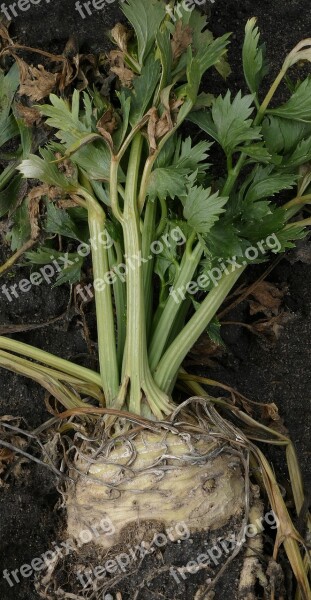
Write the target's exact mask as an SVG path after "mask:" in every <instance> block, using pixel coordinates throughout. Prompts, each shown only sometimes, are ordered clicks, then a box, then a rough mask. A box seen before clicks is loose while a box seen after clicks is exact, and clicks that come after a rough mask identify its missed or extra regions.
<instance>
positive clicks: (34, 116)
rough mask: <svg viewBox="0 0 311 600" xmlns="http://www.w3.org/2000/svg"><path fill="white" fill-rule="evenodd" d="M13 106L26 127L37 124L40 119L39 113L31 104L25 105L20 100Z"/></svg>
mask: <svg viewBox="0 0 311 600" xmlns="http://www.w3.org/2000/svg"><path fill="white" fill-rule="evenodd" d="M15 108H16V111H17V113H18V116H19V117H20V118H21V119H22V120H23V121H24V123H25V125H27V127H32V126H33V125H38V123H39V122H40V121H41V115H40V113H39V111H38V110H37V109H36V108H34V107H33V106H25V104H22V103H21V102H16V103H15Z"/></svg>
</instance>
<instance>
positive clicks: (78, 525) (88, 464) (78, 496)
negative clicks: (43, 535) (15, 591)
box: [66, 430, 245, 548]
mask: <svg viewBox="0 0 311 600" xmlns="http://www.w3.org/2000/svg"><path fill="white" fill-rule="evenodd" d="M77 473H79V474H78V475H77ZM72 475H73V477H74V478H75V484H74V485H72V486H70V487H69V488H68V489H67V494H66V507H67V511H68V532H67V533H68V536H69V537H70V538H73V539H75V540H76V541H77V542H79V544H80V545H81V543H83V539H84V538H83V532H85V530H88V529H90V530H92V528H93V531H96V535H94V538H93V542H94V543H95V544H97V545H100V546H101V547H103V548H111V547H113V546H115V545H118V546H120V545H121V546H122V537H123V536H122V532H124V531H125V530H126V529H128V527H129V526H132V527H131V529H132V531H133V532H134V533H133V535H134V537H135V535H136V534H135V532H136V533H137V535H138V536H140V538H143V539H145V540H146V538H144V536H145V535H146V536H147V531H148V536H149V537H150V527H151V529H153V530H154V532H159V531H162V530H164V529H167V528H170V527H174V526H175V525H176V524H178V523H180V522H183V523H185V524H186V526H187V528H188V530H189V531H190V532H191V534H195V533H196V532H200V531H206V530H208V531H211V530H216V529H218V528H221V527H223V526H225V525H226V524H227V523H228V522H229V521H230V520H231V519H232V518H233V517H238V516H239V515H240V516H241V514H242V512H243V508H244V500H245V491H244V478H243V475H242V465H241V462H240V459H239V458H238V457H237V456H236V455H234V454H232V452H230V447H229V446H228V445H226V444H225V443H224V442H219V441H217V440H215V438H213V437H212V436H210V435H208V434H204V435H202V434H200V435H195V434H194V435H190V434H189V433H180V432H179V433H178V432H177V433H173V432H172V431H163V430H162V431H159V432H156V431H155V432H153V431H150V430H143V431H140V432H139V433H137V434H134V433H133V434H132V435H129V436H128V435H126V436H124V438H123V439H122V437H121V438H118V439H117V440H116V441H114V440H111V441H110V443H108V445H106V448H105V450H104V452H102V453H100V452H99V451H98V450H97V451H95V450H94V449H93V450H91V449H90V450H89V451H87V448H81V451H80V452H79V453H78V454H77V457H76V460H75V469H74V470H73V472H72ZM103 519H106V520H109V522H111V523H112V526H113V533H111V531H110V532H109V535H106V534H105V533H102V534H100V528H99V524H100V522H101V521H102V520H103ZM144 523H145V524H146V527H145V531H144ZM138 532H139V533H138ZM133 541H134V540H133ZM135 541H137V540H135ZM139 541H142V540H141V539H140V540H139ZM146 541H148V540H146Z"/></svg>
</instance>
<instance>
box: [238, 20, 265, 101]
mask: <svg viewBox="0 0 311 600" xmlns="http://www.w3.org/2000/svg"><path fill="white" fill-rule="evenodd" d="M259 38H260V33H259V29H258V27H256V19H255V18H253V19H249V21H247V24H246V27H245V38H244V44H243V68H244V76H245V81H246V83H247V85H248V88H249V90H250V92H251V93H252V94H256V95H257V94H258V91H259V87H260V84H261V82H262V79H263V77H264V76H265V75H266V73H267V71H268V68H267V64H266V60H265V54H266V46H265V44H261V45H259Z"/></svg>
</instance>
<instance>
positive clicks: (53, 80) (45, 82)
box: [16, 57, 59, 102]
mask: <svg viewBox="0 0 311 600" xmlns="http://www.w3.org/2000/svg"><path fill="white" fill-rule="evenodd" d="M16 60H17V63H18V66H19V72H20V79H21V85H20V89H19V93H20V95H25V96H28V98H30V99H31V100H32V101H33V102H39V101H40V100H43V98H45V97H46V96H48V95H49V94H50V93H51V92H52V91H53V90H54V89H55V87H56V86H57V82H58V78H59V75H58V73H50V72H49V71H46V69H45V68H44V66H43V65H38V67H33V66H30V65H27V63H26V62H25V61H24V60H22V59H21V58H18V57H16Z"/></svg>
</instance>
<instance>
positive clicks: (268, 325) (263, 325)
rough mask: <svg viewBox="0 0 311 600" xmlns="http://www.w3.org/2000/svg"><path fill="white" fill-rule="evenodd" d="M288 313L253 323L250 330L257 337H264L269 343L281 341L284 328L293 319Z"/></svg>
mask: <svg viewBox="0 0 311 600" xmlns="http://www.w3.org/2000/svg"><path fill="white" fill-rule="evenodd" d="M292 318H293V317H292V315H291V314H290V313H288V312H281V313H279V314H278V315H275V316H274V317H270V318H269V319H264V320H261V321H258V322H257V323H253V324H252V325H251V326H250V329H251V330H252V331H253V332H254V333H255V334H257V335H260V336H264V337H265V338H266V340H267V341H269V342H272V343H274V342H275V341H276V340H277V339H279V337H280V334H281V331H282V328H283V326H284V325H285V324H286V323H288V321H290V320H291V319H292Z"/></svg>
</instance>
